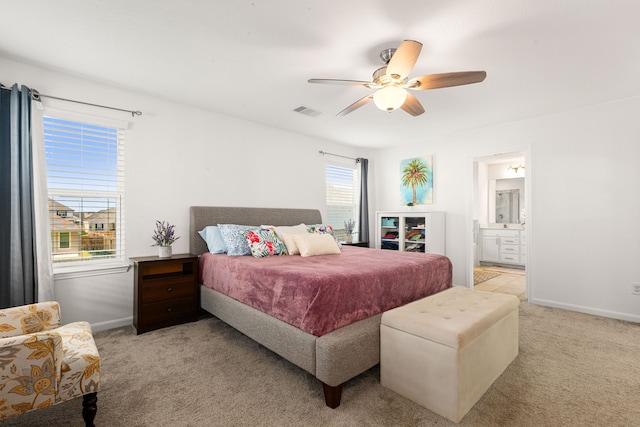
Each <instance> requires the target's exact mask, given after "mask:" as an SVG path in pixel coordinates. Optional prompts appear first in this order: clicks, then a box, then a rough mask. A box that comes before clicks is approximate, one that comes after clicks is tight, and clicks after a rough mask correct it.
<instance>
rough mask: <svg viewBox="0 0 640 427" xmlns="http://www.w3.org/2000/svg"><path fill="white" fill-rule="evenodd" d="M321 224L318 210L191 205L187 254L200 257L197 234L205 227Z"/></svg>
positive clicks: (202, 248)
mask: <svg viewBox="0 0 640 427" xmlns="http://www.w3.org/2000/svg"><path fill="white" fill-rule="evenodd" d="M300 223H305V224H321V223H322V215H321V214H320V211H319V210H318V209H289V208H241V207H224V206H191V208H190V209H189V252H190V253H192V254H196V255H200V254H201V253H203V252H206V251H207V244H206V243H205V242H204V240H202V238H201V237H200V235H199V234H198V231H199V230H202V229H203V228H205V227H206V226H207V225H216V224H241V225H256V226H257V225H263V224H265V225H298V224H300Z"/></svg>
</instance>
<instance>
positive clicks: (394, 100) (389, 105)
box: [373, 86, 407, 111]
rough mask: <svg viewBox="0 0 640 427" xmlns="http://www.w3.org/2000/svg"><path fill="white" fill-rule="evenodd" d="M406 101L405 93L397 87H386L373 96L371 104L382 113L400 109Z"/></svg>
mask: <svg viewBox="0 0 640 427" xmlns="http://www.w3.org/2000/svg"><path fill="white" fill-rule="evenodd" d="M406 99H407V91H406V90H404V89H402V88H400V87H398V86H387V87H384V88H382V89H380V90H379V91H377V92H376V93H374V94H373V103H374V104H376V107H378V108H379V109H381V110H384V111H393V110H395V109H397V108H400V107H402V104H404V101H405V100H406Z"/></svg>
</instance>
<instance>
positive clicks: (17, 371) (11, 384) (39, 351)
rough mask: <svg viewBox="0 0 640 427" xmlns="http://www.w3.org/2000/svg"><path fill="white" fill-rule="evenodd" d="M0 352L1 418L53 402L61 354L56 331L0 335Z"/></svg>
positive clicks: (59, 370)
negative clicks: (2, 401) (4, 336)
mask: <svg viewBox="0 0 640 427" xmlns="http://www.w3.org/2000/svg"><path fill="white" fill-rule="evenodd" d="M0 355H1V357H0V390H2V399H3V400H5V402H4V404H3V405H2V408H0V411H2V412H1V415H0V418H2V417H5V416H12V415H15V414H19V413H24V412H27V411H30V410H31V409H35V408H36V407H43V406H50V405H53V404H55V400H56V394H57V391H58V384H59V382H60V379H61V375H62V369H61V368H62V361H63V358H64V349H63V345H62V336H61V335H60V334H59V333H57V332H51V331H45V332H38V333H35V334H28V335H20V336H17V337H8V338H1V339H0ZM39 405H43V406H39Z"/></svg>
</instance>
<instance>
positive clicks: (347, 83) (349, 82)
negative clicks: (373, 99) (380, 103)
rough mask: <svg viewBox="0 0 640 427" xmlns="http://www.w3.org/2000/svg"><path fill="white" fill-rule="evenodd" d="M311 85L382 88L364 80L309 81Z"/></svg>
mask: <svg viewBox="0 0 640 427" xmlns="http://www.w3.org/2000/svg"><path fill="white" fill-rule="evenodd" d="M308 82H309V83H322V84H330V85H343V86H363V87H368V88H377V87H381V86H380V85H378V84H377V83H374V82H365V81H362V80H342V79H309V80H308Z"/></svg>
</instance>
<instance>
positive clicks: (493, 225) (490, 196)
mask: <svg viewBox="0 0 640 427" xmlns="http://www.w3.org/2000/svg"><path fill="white" fill-rule="evenodd" d="M529 158H530V156H529V151H528V150H523V151H514V152H509V153H495V154H489V155H484V156H475V157H471V158H470V159H471V160H470V164H471V165H470V169H471V170H472V173H471V174H470V176H471V179H470V182H469V186H470V189H471V191H470V192H469V194H470V199H469V210H468V212H469V218H470V223H471V229H472V231H471V233H470V235H469V245H468V247H469V252H468V255H469V256H468V260H469V263H468V270H467V271H468V273H469V274H468V275H467V277H468V283H467V286H468V287H470V288H475V289H479V290H484V291H490V292H499V293H508V294H512V295H516V296H518V297H519V298H520V299H527V296H528V295H530V293H531V290H530V286H529V285H530V284H529V283H528V280H527V279H528V277H529V274H528V269H527V260H528V256H527V254H528V247H529V245H528V238H527V237H530V236H527V234H528V233H530V227H527V211H528V208H529V207H530V206H529V204H530V200H531V197H530V179H527V178H528V175H529V174H528V173H527V172H530V167H529V164H528V163H529V162H528V159H529Z"/></svg>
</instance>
